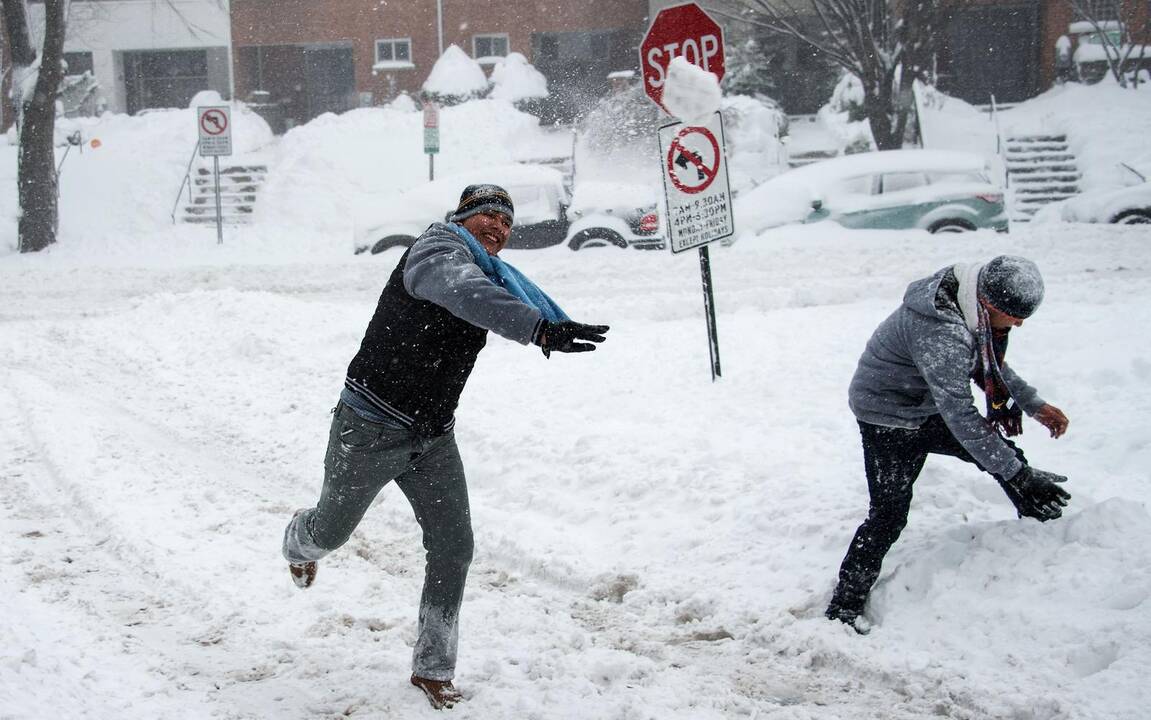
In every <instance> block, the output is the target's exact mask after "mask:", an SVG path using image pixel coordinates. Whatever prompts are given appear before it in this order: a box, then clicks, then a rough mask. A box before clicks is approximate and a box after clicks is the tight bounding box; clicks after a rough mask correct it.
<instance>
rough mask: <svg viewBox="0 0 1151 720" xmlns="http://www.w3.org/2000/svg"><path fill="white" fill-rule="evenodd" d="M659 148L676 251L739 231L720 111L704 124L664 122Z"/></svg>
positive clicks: (669, 224)
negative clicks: (732, 206) (732, 201)
mask: <svg viewBox="0 0 1151 720" xmlns="http://www.w3.org/2000/svg"><path fill="white" fill-rule="evenodd" d="M659 149H660V158H661V165H662V166H663V190H664V195H665V196H666V198H667V227H668V241H669V243H670V244H671V251H672V252H673V253H678V252H683V251H684V250H690V249H692V248H695V247H700V246H703V245H706V244H708V243H710V242H714V241H716V240H720V239H723V238H725V237H729V236H731V235H733V234H735V221H734V219H733V216H732V211H731V191H730V185H729V183H728V178H727V153H726V152H725V146H724V138H723V118H722V117H721V116H720V114H719V113H718V112H716V113H715V114H714V115H712V117H711V119H710V120H708V122H707V123H706V124H704V125H684V124H683V123H672V124H671V125H665V126H664V127H661V128H660V129H659Z"/></svg>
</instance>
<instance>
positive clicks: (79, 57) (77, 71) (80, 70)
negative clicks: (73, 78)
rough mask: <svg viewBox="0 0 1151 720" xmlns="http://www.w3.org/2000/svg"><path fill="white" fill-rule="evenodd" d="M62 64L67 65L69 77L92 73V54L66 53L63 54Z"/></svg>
mask: <svg viewBox="0 0 1151 720" xmlns="http://www.w3.org/2000/svg"><path fill="white" fill-rule="evenodd" d="M64 62H66V63H67V64H68V74H69V75H83V74H84V73H86V72H92V53H90V52H66V53H64Z"/></svg>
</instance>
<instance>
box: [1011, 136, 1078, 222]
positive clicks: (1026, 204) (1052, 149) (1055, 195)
mask: <svg viewBox="0 0 1151 720" xmlns="http://www.w3.org/2000/svg"><path fill="white" fill-rule="evenodd" d="M1004 148H1005V151H1004V161H1005V162H1006V164H1007V183H1008V185H1009V186H1010V187H1011V189H1012V191H1013V200H1012V202H1011V208H1010V210H1009V212H1010V214H1011V222H1016V223H1025V222H1030V221H1031V218H1032V216H1034V215H1035V213H1036V212H1038V211H1039V208H1041V207H1043V206H1044V205H1047V204H1048V203H1053V202H1057V201H1059V200H1065V199H1067V198H1069V197H1071V196H1073V195H1077V194H1079V181H1080V180H1081V179H1082V177H1083V176H1082V174H1081V173H1080V172H1079V165H1078V163H1077V162H1076V160H1075V153H1073V152H1071V149H1070V148H1069V147H1068V145H1067V136H1066V135H1053V134H1017V135H1010V136H1008V137H1007V139H1006V140H1005V141H1004Z"/></svg>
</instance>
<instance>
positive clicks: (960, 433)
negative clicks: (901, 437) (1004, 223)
mask: <svg viewBox="0 0 1151 720" xmlns="http://www.w3.org/2000/svg"><path fill="white" fill-rule="evenodd" d="M980 267H981V266H965V265H956V266H953V267H946V268H943V269H942V270H939V271H938V272H936V273H935V274H934V275H932V276H931V277H928V278H923V279H922V280H916V281H915V282H913V283H911V284H910V285H908V286H907V292H906V293H905V294H904V296H903V304H902V305H901V306H900V307H899V308H898V309H897V310H896V311H895V312H893V313H892V314H891V315H890V316H888V318H887V319H886V320H884V321H883V322H882V323H880V325H879V327H878V328H876V330H875V332H874V333H873V334H872V336H871V339H870V340H868V341H867V347H866V348H865V349H864V351H863V355H862V356H861V357H860V358H859V365H858V367H857V368H856V370H855V376H854V377H853V378H852V379H851V387H850V389H849V390H848V405H849V406H850V407H851V411H852V412H853V413H854V414H855V417H856V418H858V419H859V420H861V421H862V422H865V423H870V424H872V425H883V426H886V427H897V428H908V429H914V428H917V427H919V426H920V425H922V424H923V422H924V421H925V420H926V419H927V418H928V417H930V416H932V415H935V414H939V415H940V416H942V418H943V421H944V423H946V424H947V427H948V429H949V430H951V433H952V435H954V436H955V438H956V439H957V440H958V441H959V442H960V443H961V444H962V445H963V447H964V448H965V449H966V450H967V452H969V453H970V454H971V456H972V457H973V458H975V460H976V462H978V463H979V464H980V465H981V466H982V467H983V468H985V469H986V470H987V471H988V472H990V473H993V474H995V475H997V476H999V477H1000V478H1003V479H1009V478H1011V477H1013V476H1014V475H1015V474H1016V473H1017V472H1019V470H1020V469H1021V468H1022V467H1023V465H1022V463H1021V462H1020V461H1019V459H1018V458H1016V456H1015V452H1014V451H1013V450H1012V449H1011V448H1010V447H1009V446H1008V445H1007V443H1006V442H1004V440H1003V438H1002V437H1001V436H1000V435H999V433H998V432H997V431H996V430H995V429H994V428H993V427H992V426H991V424H990V423H988V422H987V420H986V419H984V417H983V416H982V415H980V414H979V411H978V410H976V408H975V400H974V397H973V396H972V393H971V373H972V372H973V370H974V369H975V366H976V363H977V362H978V356H979V349H978V341H977V336H976V332H975V322H973V321H969V320H967V319H966V317H971V318H973V317H974V315H975V312H974V303H975V302H976V301H975V294H974V287H975V283H976V278H977V277H978V271H979V268H980ZM945 278H947V281H946V283H945ZM957 284H958V292H956V291H955V290H956V285H957ZM941 285H948V286H950V292H949V291H948V289H942V290H941ZM961 306H962V308H963V309H961ZM965 310H966V312H965ZM965 316H966V317H965ZM1001 370H1002V374H1003V380H1004V382H1006V384H1007V388H1008V390H1010V392H1011V396H1012V397H1013V398H1014V399H1015V402H1016V403H1018V405H1019V407H1020V408H1021V409H1022V410H1023V411H1024V412H1026V413H1027V414H1028V415H1032V414H1034V413H1035V411H1037V410H1038V409H1039V408H1041V407H1043V405H1045V404H1046V403H1045V402H1044V401H1043V400H1042V399H1040V398H1039V395H1038V393H1037V392H1036V390H1035V388H1033V387H1031V386H1030V385H1028V384H1027V383H1026V382H1025V381H1024V380H1023V379H1022V378H1020V377H1019V376H1018V375H1016V374H1015V373H1014V372H1013V371H1012V370H1011V368H1010V367H1008V366H1007V365H1006V363H1005V364H1004V365H1003V366H1002V367H1001Z"/></svg>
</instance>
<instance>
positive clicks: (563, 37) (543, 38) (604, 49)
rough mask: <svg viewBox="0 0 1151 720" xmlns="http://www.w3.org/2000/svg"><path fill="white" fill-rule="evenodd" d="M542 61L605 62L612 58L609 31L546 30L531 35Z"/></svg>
mask: <svg viewBox="0 0 1151 720" xmlns="http://www.w3.org/2000/svg"><path fill="white" fill-rule="evenodd" d="M532 40H533V42H535V43H537V47H538V49H539V58H540V59H541V60H543V61H550V62H555V61H560V60H565V61H575V62H606V61H609V60H611V58H612V41H613V34H612V33H611V32H603V31H590V32H563V33H557V32H547V33H536V34H535V35H533V36H532Z"/></svg>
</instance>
